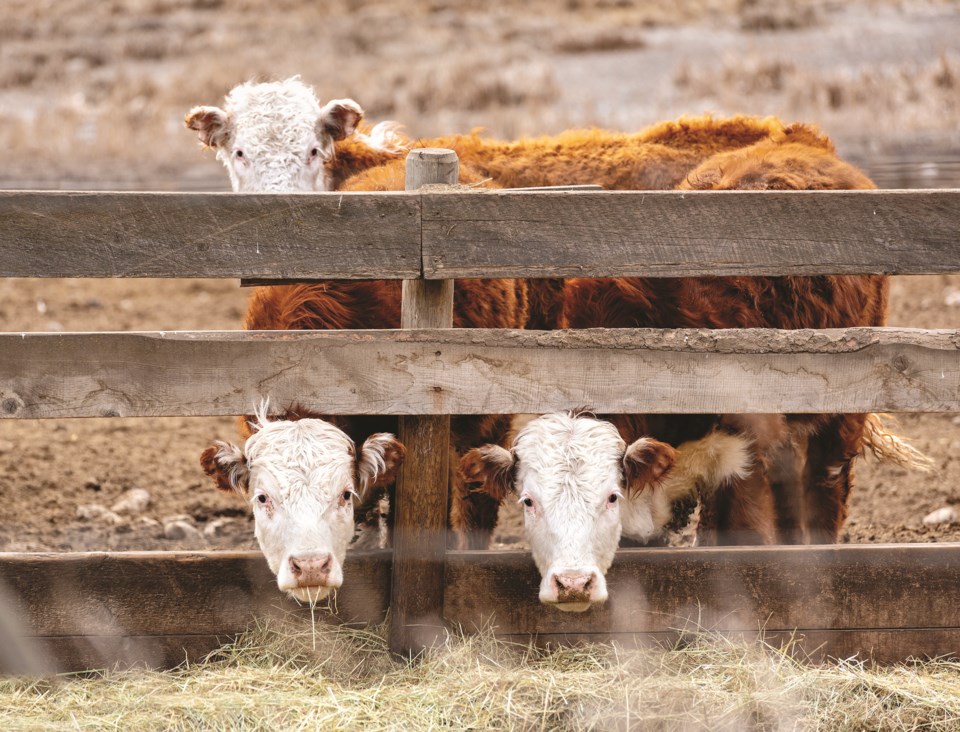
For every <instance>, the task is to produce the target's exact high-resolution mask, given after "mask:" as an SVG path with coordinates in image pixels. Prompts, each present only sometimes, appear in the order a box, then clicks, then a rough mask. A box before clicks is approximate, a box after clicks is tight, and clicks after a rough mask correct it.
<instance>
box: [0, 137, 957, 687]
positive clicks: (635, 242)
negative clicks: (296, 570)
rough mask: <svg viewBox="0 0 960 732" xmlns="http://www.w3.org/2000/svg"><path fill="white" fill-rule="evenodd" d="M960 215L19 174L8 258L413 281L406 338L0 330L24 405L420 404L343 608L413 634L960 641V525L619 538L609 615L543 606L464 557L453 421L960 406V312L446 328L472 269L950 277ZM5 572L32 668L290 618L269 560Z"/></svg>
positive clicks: (431, 161)
mask: <svg viewBox="0 0 960 732" xmlns="http://www.w3.org/2000/svg"><path fill="white" fill-rule="evenodd" d="M415 152H416V154H415V155H412V156H411V159H410V160H409V161H408V166H412V167H410V168H409V173H408V181H409V183H410V184H411V185H413V186H418V185H419V184H420V183H449V182H453V181H455V180H456V160H455V156H453V155H452V153H449V152H448V151H447V152H443V151H441V152H434V151H415ZM958 231H960V192H958V191H856V192H853V191H851V192H791V193H779V192H723V193H676V192H592V191H536V190H531V191H512V192H502V191H501V192H479V191H469V192H466V191H462V190H459V189H448V190H440V189H435V188H428V189H426V190H425V191H423V192H407V193H395V194H390V193H384V194H319V195H234V194H161V193H59V192H56V193H39V192H0V276H2V277H28V276H29V277H37V276H39V277H67V276H70V277H76V276H80V277H195V276H202V277H231V278H232V277H240V278H244V279H247V280H251V281H261V282H279V281H290V280H299V279H313V278H323V279H326V278H334V277H336V278H376V279H403V280H404V288H403V315H402V326H403V328H404V330H400V331H345V332H240V331H231V332H175V333H97V334H89V333H88V334H83V333H35V334H24V333H8V334H0V353H2V354H3V356H2V358H0V417H4V418H61V417H108V416H153V415H223V414H238V413H244V412H248V411H249V409H250V407H251V405H254V404H256V403H257V402H258V401H259V400H260V399H261V398H262V397H264V396H270V397H271V399H272V401H273V403H274V404H276V405H283V404H285V403H287V402H290V401H293V400H296V401H298V402H300V403H301V404H304V405H306V406H308V407H315V408H317V409H318V410H320V411H322V412H324V413H328V414H396V415H401V417H400V436H401V439H402V440H403V441H404V442H405V444H406V445H407V447H408V456H409V457H408V460H407V463H406V465H405V466H404V468H403V470H402V472H401V476H400V479H399V481H398V486H397V501H396V506H395V511H396V531H395V544H394V550H393V552H392V555H391V554H390V553H383V552H377V553H372V554H362V553H357V554H353V555H351V556H350V558H349V559H348V561H347V564H346V582H345V586H344V588H343V590H342V591H341V592H340V593H339V598H338V603H337V604H338V608H339V609H340V611H341V614H342V617H343V618H344V619H345V620H347V621H360V622H367V621H370V620H376V619H379V618H381V617H383V614H384V612H385V610H386V608H387V606H389V607H390V608H391V611H390V620H391V647H392V648H393V649H394V650H396V651H398V652H404V653H405V652H410V651H416V650H418V649H419V648H422V647H423V646H424V645H428V644H430V643H432V642H434V640H435V639H436V637H437V636H438V635H439V634H440V633H441V632H442V626H443V625H444V624H447V625H450V624H453V625H462V626H463V627H464V628H466V629H470V628H474V627H477V626H479V625H481V624H484V623H487V622H489V621H491V620H492V621H493V622H494V623H495V624H496V626H497V628H498V631H499V632H500V633H501V634H503V635H505V636H508V637H529V636H530V635H533V636H536V637H537V638H539V639H540V641H541V642H546V641H551V640H558V639H575V638H580V637H591V638H600V637H617V638H627V637H629V638H630V639H633V640H637V639H642V638H650V637H661V636H665V635H670V634H675V633H676V632H677V631H678V629H683V628H688V627H690V624H691V623H694V622H698V623H699V624H700V625H702V626H703V627H707V628H710V629H714V630H719V631H724V632H730V633H737V634H742V633H755V632H756V631H757V630H758V628H764V629H765V630H766V632H768V633H769V634H771V635H772V636H774V637H781V636H783V635H784V634H789V633H791V632H793V631H794V630H796V629H799V630H800V631H801V632H802V633H803V634H804V636H805V638H806V640H805V644H804V645H803V647H804V648H806V649H807V650H809V651H815V650H817V649H819V652H821V653H826V654H832V655H848V654H849V653H853V652H861V653H863V654H865V655H868V656H871V657H873V658H876V659H879V660H892V659H898V658H903V657H905V656H907V655H912V654H913V655H942V654H953V653H955V652H956V650H957V640H958V633H960V624H958V622H957V620H956V617H955V612H954V607H955V604H956V597H957V595H958V593H960V546H947V545H938V546H926V545H920V546H901V547H879V546H862V547H854V546H832V547H822V548H815V549H814V548H786V547H776V548H762V549H761V548H744V549H695V550H694V549H684V550H668V549H660V550H652V549H651V550H623V551H621V552H620V553H619V554H618V558H617V561H616V562H615V564H614V567H613V568H612V569H611V572H610V576H609V582H610V588H611V600H610V602H609V603H608V604H607V605H606V606H605V607H603V608H600V609H596V610H591V611H590V612H589V613H587V614H584V615H571V614H568V613H558V612H556V611H554V610H552V609H550V608H547V607H543V606H541V605H539V603H538V601H537V593H536V590H535V588H536V585H537V577H536V570H535V569H534V567H533V563H532V561H531V560H530V559H529V557H527V556H526V555H524V554H517V553H504V552H447V551H446V549H445V532H446V506H447V495H446V475H447V465H446V460H447V449H446V441H447V432H448V430H449V416H448V415H450V414H480V413H496V412H503V413H517V412H534V413H536V412H546V411H553V410H557V409H565V408H569V407H571V406H576V405H580V404H591V405H593V406H594V407H595V408H596V409H598V410H599V411H602V412H675V413H702V412H708V413H710V412H836V411H850V412H865V411H960V332H958V331H954V330H950V331H921V330H906V329H887V328H852V329H844V330H832V331H771V330H751V331H737V330H711V331H704V330H692V331H683V330H666V331H660V330H590V331H579V332H551V333H536V332H517V331H500V330H447V328H449V326H450V324H451V322H452V302H453V300H452V295H453V289H452V288H453V281H452V279H451V278H454V277H501V276H508V277H509V276H524V277H547V276H556V275H558V274H562V275H568V276H569V275H577V276H614V275H616V276H620V275H624V276H625V275H630V276H688V275H690V276H695V275H704V274H734V273H739V274H745V275H759V274H764V275H786V274H814V273H820V274H854V273H857V274H869V273H899V274H921V273H940V272H954V271H960V247H958V244H960V241H958V235H957V232H958ZM372 364H375V366H373V365H372ZM388 577H389V579H388ZM4 585H6V586H7V588H8V590H10V591H9V592H8V593H6V594H7V596H8V601H9V597H12V598H13V600H12V602H13V603H14V608H13V609H12V610H11V612H10V613H8V615H9V616H10V617H14V618H19V620H17V621H16V622H12V624H10V623H8V624H7V625H0V646H4V645H6V646H7V647H9V648H13V649H20V650H21V651H22V653H20V651H16V650H14V651H11V653H12V654H13V655H12V656H11V658H10V659H4V658H3V657H2V656H0V663H5V664H6V665H8V666H10V667H12V668H15V667H18V664H20V666H21V667H22V665H23V663H27V661H25V660H24V659H29V658H35V657H36V655H35V653H34V652H35V651H37V650H38V649H39V651H41V652H42V653H43V654H46V656H45V658H46V662H45V664H46V665H45V666H44V667H55V668H58V669H77V668H84V667H89V666H92V665H93V666H103V665H110V664H111V663H113V662H117V661H120V662H124V663H130V662H138V661H139V662H148V663H154V664H159V665H165V664H169V663H175V662H178V661H180V660H182V658H183V653H184V651H187V652H188V653H190V654H191V655H196V654H197V653H199V652H200V651H201V650H204V649H209V648H211V647H212V646H213V644H214V643H215V642H216V639H217V638H221V639H222V638H225V637H227V636H230V635H232V634H235V633H236V632H238V631H239V630H241V629H242V628H243V627H244V626H245V625H246V624H248V623H249V622H250V620H251V619H252V618H255V617H258V616H260V615H261V614H263V613H264V612H266V608H268V607H277V608H280V609H281V610H289V608H288V607H286V604H285V601H283V600H282V598H280V597H279V594H278V592H277V591H276V589H275V584H274V583H273V580H272V577H270V576H269V572H268V571H267V570H266V568H265V566H264V563H263V561H262V559H260V558H258V557H257V556H255V555H249V554H245V555H229V554H228V555H224V554H118V555H100V554H97V555H0V597H2V596H3V595H4V593H3V586H4ZM65 587H69V588H70V591H69V592H67V591H65V589H64V588H65ZM144 593H147V595H149V597H150V602H149V603H148V602H146V601H145V599H144V598H145V594H144ZM132 598H136V604H135V605H133V604H132ZM148 604H149V605H150V607H152V608H154V610H153V611H152V612H150V613H147V614H143V608H144V607H145V606H146V605H148ZM0 610H2V608H0ZM138 613H140V614H138ZM0 614H3V613H0ZM17 623H19V624H20V625H19V626H17ZM4 634H6V635H7V636H8V637H7V640H9V641H10V642H9V643H5V642H4V637H3V635H4ZM638 634H643V635H638ZM14 640H16V641H17V642H16V643H14V642H13V641H14ZM31 649H32V650H31ZM18 654H19V655H18ZM11 659H12V660H11ZM18 659H20V660H19V661H18Z"/></svg>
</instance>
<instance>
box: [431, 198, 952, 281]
mask: <svg viewBox="0 0 960 732" xmlns="http://www.w3.org/2000/svg"><path fill="white" fill-rule="evenodd" d="M958 232H960V191H946V190H929V191H789V192H787V191H784V192H780V191H720V192H686V193H680V192H673V191H642V192H641V191H604V192H600V193H550V192H547V193H503V192H499V191H486V192H476V193H470V194H463V193H461V194H453V193H425V194H424V196H423V258H424V273H425V276H426V277H427V278H428V279H441V278H445V277H558V276H570V277H574V276H576V277H589V276H653V277H683V276H702V275H730V274H753V275H761V274H764V275H802V274H872V273H890V274H929V273H936V272H955V271H957V270H958V269H960V246H958V244H960V234H958Z"/></svg>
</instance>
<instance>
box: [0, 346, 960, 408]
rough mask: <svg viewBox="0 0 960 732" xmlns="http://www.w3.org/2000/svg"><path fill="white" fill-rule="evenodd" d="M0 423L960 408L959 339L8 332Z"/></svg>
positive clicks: (0, 369) (0, 374)
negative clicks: (256, 408) (584, 408)
mask: <svg viewBox="0 0 960 732" xmlns="http://www.w3.org/2000/svg"><path fill="white" fill-rule="evenodd" d="M0 351H2V352H3V354H4V356H3V359H2V360H0V417H5V418H31V419H32V418H62V417H104V416H107V417H109V416H114V417H115V416H124V417H133V416H179V415H194V416H197V415H233V414H244V413H248V412H249V411H250V409H251V406H252V405H255V404H257V403H258V402H259V401H260V400H261V399H263V398H265V397H270V398H271V401H272V403H273V404H274V406H276V407H278V408H282V407H283V406H284V405H287V404H290V403H293V402H298V403H300V404H301V405H303V406H305V407H309V408H313V409H316V410H317V411H319V412H320V413H323V414H396V415H407V414H409V415H431V414H438V415H442V414H511V413H522V412H527V413H542V412H549V411H555V410H560V409H568V408H570V407H571V406H576V405H583V404H589V405H591V406H592V407H593V408H594V409H596V410H598V411H601V412H608V413H618V412H638V411H642V412H650V413H694V414H698V413H723V412H739V413H749V412H787V413H795V412H800V413H806V412H826V413H834V412H843V411H849V412H871V411H894V412H898V411H916V412H942V411H960V331H954V330H941V331H921V330H912V329H894V328H850V329H841V330H820V331H813V330H797V331H779V330H763V329H757V330H650V329H609V330H608V329H599V328H598V329H588V330H577V331H551V332H530V331H509V330H506V331H505V330H486V329H477V330H467V329H445V330H409V331H398V330H381V331H309V332H304V331H300V332H287V331H258V332H243V331H222V332H213V331H201V332H174V333H83V334H80V333H22V334H0Z"/></svg>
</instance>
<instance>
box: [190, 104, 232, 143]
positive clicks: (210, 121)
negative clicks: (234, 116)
mask: <svg viewBox="0 0 960 732" xmlns="http://www.w3.org/2000/svg"><path fill="white" fill-rule="evenodd" d="M183 123H184V124H185V125H186V126H187V127H188V128H189V129H191V130H196V131H197V132H198V133H199V137H200V142H202V143H203V144H204V145H206V146H207V147H221V146H223V145H225V144H226V142H227V137H228V136H229V123H230V120H229V117H227V113H226V112H224V111H223V110H222V109H220V108H219V107H194V108H193V109H191V110H190V112H189V113H188V114H187V116H186V117H184V119H183Z"/></svg>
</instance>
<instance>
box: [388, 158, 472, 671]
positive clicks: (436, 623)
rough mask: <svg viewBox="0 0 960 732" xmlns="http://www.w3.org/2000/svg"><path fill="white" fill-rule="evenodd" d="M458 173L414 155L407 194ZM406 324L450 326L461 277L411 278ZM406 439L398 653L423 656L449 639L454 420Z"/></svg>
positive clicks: (408, 430)
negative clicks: (446, 599)
mask: <svg viewBox="0 0 960 732" xmlns="http://www.w3.org/2000/svg"><path fill="white" fill-rule="evenodd" d="M458 171H459V162H458V159H457V154H456V153H455V152H453V151H452V150H442V149H432V148H423V149H419V150H413V151H411V152H410V154H409V155H408V156H407V171H406V189H407V190H408V191H414V190H417V189H418V188H420V187H421V186H424V185H429V184H432V183H441V184H454V183H456V182H457V181H458ZM400 324H401V327H402V328H450V327H451V326H452V325H453V280H433V281H431V280H424V279H419V280H404V281H403V300H402V306H401V317H400ZM399 437H400V441H401V442H402V443H403V444H404V445H405V446H406V448H407V459H406V461H405V462H404V465H403V467H402V469H401V470H400V474H399V476H398V478H397V492H396V497H395V500H394V505H393V506H392V507H391V510H392V511H393V514H394V528H393V584H392V586H391V590H390V650H391V651H393V652H394V653H398V654H402V655H417V654H419V653H420V652H421V651H422V650H423V649H424V648H427V647H429V646H432V645H435V644H436V643H437V642H438V641H439V640H440V639H441V638H442V636H443V591H444V584H445V580H446V578H445V566H446V551H447V501H448V481H449V475H450V466H449V462H450V417H449V415H439V416H436V415H434V416H408V417H401V418H400V434H399Z"/></svg>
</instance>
